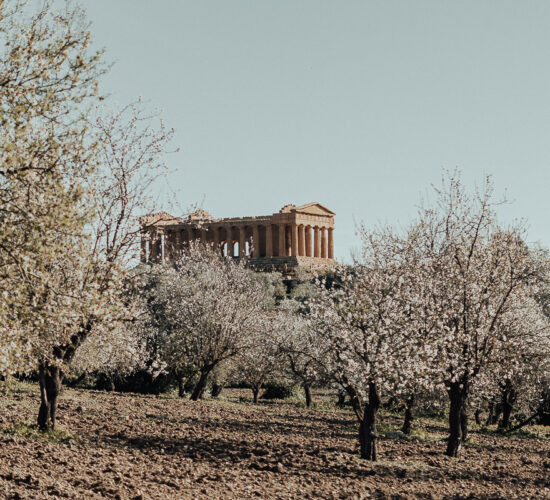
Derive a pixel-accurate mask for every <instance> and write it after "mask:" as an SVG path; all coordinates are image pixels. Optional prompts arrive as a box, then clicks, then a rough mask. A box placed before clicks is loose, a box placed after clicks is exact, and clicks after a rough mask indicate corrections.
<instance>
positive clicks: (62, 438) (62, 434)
mask: <svg viewBox="0 0 550 500" xmlns="http://www.w3.org/2000/svg"><path fill="white" fill-rule="evenodd" d="M1 433H2V434H3V435H7V436H17V437H20V438H23V439H38V440H44V441H49V442H51V443H68V442H70V441H73V442H75V443H79V442H81V439H80V437H79V436H78V435H76V434H71V433H70V432H68V431H66V430H65V429H63V428H60V427H57V428H56V429H50V430H48V431H46V432H42V431H40V430H39V429H38V426H37V425H31V424H29V423H27V422H16V423H14V424H13V425H12V426H11V427H8V428H7V429H3V430H2V431H1Z"/></svg>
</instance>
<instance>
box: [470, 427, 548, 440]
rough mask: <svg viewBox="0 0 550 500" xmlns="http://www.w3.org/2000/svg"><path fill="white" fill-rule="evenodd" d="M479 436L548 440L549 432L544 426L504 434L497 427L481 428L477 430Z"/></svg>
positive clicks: (524, 428) (523, 428)
mask: <svg viewBox="0 0 550 500" xmlns="http://www.w3.org/2000/svg"><path fill="white" fill-rule="evenodd" d="M479 433H480V434H485V435H487V436H500V437H505V438H506V437H516V438H521V439H544V440H550V430H549V429H548V428H547V427H545V426H544V425H529V426H527V427H522V428H521V429H518V430H517V431H512V432H505V431H503V430H502V429H499V428H498V427H496V426H495V427H494V428H490V427H482V428H481V429H480V430H479Z"/></svg>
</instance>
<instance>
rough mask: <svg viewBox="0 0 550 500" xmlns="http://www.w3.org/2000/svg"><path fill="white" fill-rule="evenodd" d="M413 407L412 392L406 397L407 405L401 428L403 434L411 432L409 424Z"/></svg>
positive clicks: (410, 423) (410, 424) (411, 419)
mask: <svg viewBox="0 0 550 500" xmlns="http://www.w3.org/2000/svg"><path fill="white" fill-rule="evenodd" d="M413 408H414V394H413V395H412V396H410V397H409V398H407V405H406V407H405V420H404V422H403V427H402V428H401V431H402V432H403V434H407V435H408V434H410V433H411V426H412V422H413V420H414V416H413Z"/></svg>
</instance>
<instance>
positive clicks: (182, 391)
mask: <svg viewBox="0 0 550 500" xmlns="http://www.w3.org/2000/svg"><path fill="white" fill-rule="evenodd" d="M178 396H179V397H180V398H183V397H184V396H185V380H184V378H183V376H182V375H178Z"/></svg>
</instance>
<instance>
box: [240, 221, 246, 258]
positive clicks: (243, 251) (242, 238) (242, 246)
mask: <svg viewBox="0 0 550 500" xmlns="http://www.w3.org/2000/svg"><path fill="white" fill-rule="evenodd" d="M245 245H246V228H245V227H244V226H239V258H241V259H242V258H243V257H244V256H245V255H246V246H245Z"/></svg>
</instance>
